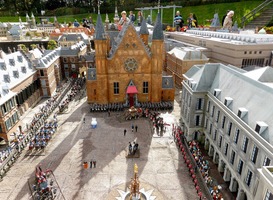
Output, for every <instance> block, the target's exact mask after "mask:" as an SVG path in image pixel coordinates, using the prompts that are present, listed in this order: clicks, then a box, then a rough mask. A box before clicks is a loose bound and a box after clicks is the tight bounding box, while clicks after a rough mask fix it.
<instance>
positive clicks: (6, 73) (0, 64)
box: [0, 51, 36, 104]
mask: <svg viewBox="0 0 273 200" xmlns="http://www.w3.org/2000/svg"><path fill="white" fill-rule="evenodd" d="M35 72H36V70H35V69H34V67H33V66H32V65H31V63H30V62H29V60H28V59H27V58H26V57H25V55H24V54H23V53H22V52H21V51H16V52H13V53H10V54H6V53H4V52H3V51H2V52H1V58H0V96H1V97H0V104H1V103H3V102H5V101H7V100H8V99H10V98H11V97H12V96H14V93H13V92H11V91H10V90H11V89H13V88H14V87H15V86H17V85H19V84H20V83H22V82H23V81H25V80H26V79H27V78H29V77H30V76H31V75H33V74H34V73H35Z"/></svg>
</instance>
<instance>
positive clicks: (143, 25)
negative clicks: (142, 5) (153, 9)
mask: <svg viewBox="0 0 273 200" xmlns="http://www.w3.org/2000/svg"><path fill="white" fill-rule="evenodd" d="M139 34H147V35H149V30H148V27H147V24H146V20H145V19H143V20H142V22H141V26H140V30H139Z"/></svg>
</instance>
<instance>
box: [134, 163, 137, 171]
mask: <svg viewBox="0 0 273 200" xmlns="http://www.w3.org/2000/svg"><path fill="white" fill-rule="evenodd" d="M134 172H135V173H138V166H137V164H136V163H135V166H134Z"/></svg>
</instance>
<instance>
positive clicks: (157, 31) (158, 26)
mask: <svg viewBox="0 0 273 200" xmlns="http://www.w3.org/2000/svg"><path fill="white" fill-rule="evenodd" d="M163 39H164V34H163V30H162V23H161V16H160V13H158V14H157V17H156V22H155V26H154V31H153V40H163Z"/></svg>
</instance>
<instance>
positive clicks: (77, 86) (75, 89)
mask: <svg viewBox="0 0 273 200" xmlns="http://www.w3.org/2000/svg"><path fill="white" fill-rule="evenodd" d="M85 80H86V79H85V78H84V77H83V78H78V79H76V80H74V83H73V85H72V87H71V89H70V91H69V93H68V94H67V97H66V98H65V99H64V100H63V101H62V102H61V103H60V105H59V112H63V111H64V110H65V109H67V108H68V105H69V103H70V102H71V101H72V100H73V99H74V98H75V97H76V95H77V94H79V93H81V89H82V87H83V85H84V84H85Z"/></svg>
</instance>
